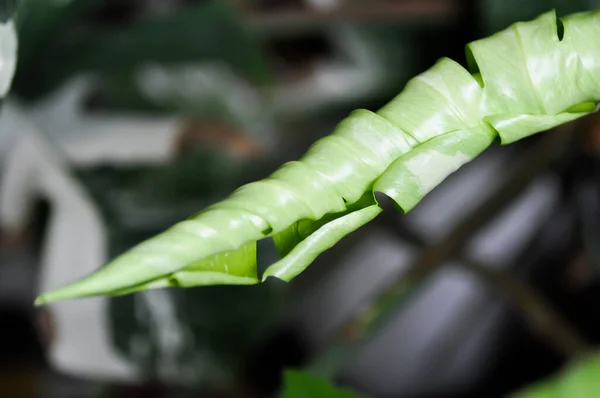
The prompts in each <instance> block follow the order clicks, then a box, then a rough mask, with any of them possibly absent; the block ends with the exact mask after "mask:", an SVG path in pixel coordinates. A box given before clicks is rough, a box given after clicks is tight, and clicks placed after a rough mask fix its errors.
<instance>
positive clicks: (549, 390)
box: [512, 355, 600, 398]
mask: <svg viewBox="0 0 600 398" xmlns="http://www.w3.org/2000/svg"><path fill="white" fill-rule="evenodd" d="M599 394H600V355H596V356H592V357H589V358H586V359H584V360H581V361H578V362H575V363H573V364H572V365H571V366H570V367H568V368H567V369H566V370H565V371H563V372H562V373H561V374H560V375H557V376H556V377H554V378H551V379H548V380H544V381H542V382H539V383H538V384H536V385H534V386H532V387H530V388H527V389H525V390H524V391H522V392H518V393H516V394H514V395H513V396H512V398H591V397H597V396H598V395H599Z"/></svg>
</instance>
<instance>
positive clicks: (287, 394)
mask: <svg viewBox="0 0 600 398" xmlns="http://www.w3.org/2000/svg"><path fill="white" fill-rule="evenodd" d="M279 396H280V398H358V397H359V396H358V395H356V394H354V393H353V392H351V391H349V390H344V389H340V388H338V387H336V386H333V385H332V384H330V383H329V382H328V381H327V380H325V379H320V378H317V377H315V376H313V375H311V374H309V373H306V372H300V371H297V370H287V371H286V372H285V373H284V388H283V391H282V393H281V394H280V395H279Z"/></svg>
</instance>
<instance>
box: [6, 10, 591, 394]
mask: <svg viewBox="0 0 600 398" xmlns="http://www.w3.org/2000/svg"><path fill="white" fill-rule="evenodd" d="M2 3H3V4H2V7H0V16H1V17H2V22H4V23H5V24H6V25H5V26H9V24H14V29H15V31H16V36H17V39H18V52H17V55H16V57H17V58H16V59H14V60H13V61H14V63H15V64H16V73H15V75H14V79H13V81H12V87H11V89H10V92H9V93H8V94H7V96H6V97H5V98H4V100H3V103H2V108H1V110H0V112H1V113H0V397H2V398H26V397H39V398H54V397H57V398H70V397H73V398H75V397H85V398H87V397H90V398H100V397H103V398H104V397H111V398H112V397H128V398H129V397H131V398H133V397H147V398H159V397H160V398H162V397H169V398H171V397H173V398H178V397H182V398H183V397H185V398H188V397H189V398H191V397H209V398H213V397H214V398H217V397H232V398H233V397H240V398H242V397H269V396H275V395H276V394H277V393H278V391H280V388H281V380H282V379H281V375H282V372H283V371H284V370H285V369H289V368H296V369H305V370H308V371H310V372H311V373H313V374H315V375H320V376H322V377H325V378H328V379H330V380H332V381H335V382H336V383H339V384H342V385H344V386H348V387H349V388H352V389H353V390H355V391H357V392H359V393H362V394H364V395H365V396H372V397H414V398H433V397H482V396H485V397H496V396H502V395H503V394H506V393H508V392H511V391H514V390H516V389H519V388H521V387H523V386H526V385H528V384H530V383H532V382H534V381H537V380H539V379H540V378H543V377H545V376H547V375H549V374H552V373H553V372H555V371H556V370H558V369H560V367H561V366H562V365H563V364H564V363H565V361H566V360H568V359H569V358H571V357H572V356H573V355H577V353H579V352H581V351H582V350H586V349H587V347H589V346H590V345H593V344H594V343H598V342H599V340H600V311H599V309H600V279H599V274H598V272H599V271H600V251H599V249H598V248H599V247H600V244H599V243H600V222H599V220H600V168H599V162H598V156H599V155H600V124H599V122H600V119H598V117H596V116H590V117H588V118H586V119H585V120H582V121H580V122H576V123H573V124H571V125H568V126H566V127H563V128H561V129H557V131H553V132H551V133H548V134H542V135H540V136H535V137H532V138H530V139H527V140H524V141H523V142H520V143H518V144H515V145H511V146H508V147H503V148H500V147H499V146H498V145H495V146H494V147H492V148H491V149H490V150H488V151H486V152H485V153H484V154H483V155H482V156H480V157H479V158H477V159H476V160H475V161H473V162H472V163H471V164H469V165H467V166H465V167H463V168H462V169H461V170H460V171H459V172H457V173H456V174H454V175H452V176H451V177H450V178H448V179H447V180H446V181H445V182H444V183H443V184H442V185H440V186H439V187H438V188H437V189H436V190H435V191H434V192H432V193H431V194H430V195H428V196H427V197H426V198H425V199H424V200H423V202H422V203H421V205H420V206H418V207H417V208H416V209H415V210H414V211H412V212H410V213H409V214H408V215H406V216H404V215H401V214H399V213H395V212H393V211H389V212H387V213H386V216H385V217H379V218H378V219H377V220H376V221H374V222H373V223H371V224H369V225H368V226H366V227H364V228H362V229H361V230H359V231H357V232H356V233H354V234H352V235H350V236H349V237H347V238H345V239H344V240H343V241H342V242H341V243H340V244H339V245H337V246H336V247H335V248H333V249H331V250H329V251H327V252H326V253H324V254H323V255H322V256H321V257H319V258H318V260H317V261H316V262H315V263H314V264H313V265H312V266H311V267H310V268H309V269H308V271H307V272H305V273H303V274H302V275H301V276H299V277H298V278H296V279H295V280H294V281H293V282H292V283H289V284H285V283H281V282H278V281H268V283H264V284H261V285H258V286H251V287H230V286H219V287H202V288H193V289H181V290H179V289H171V290H157V291H152V292H143V293H136V294H133V295H128V296H122V297H114V298H92V299H85V300H78V301H75V302H65V303H58V304H56V305H51V306H48V307H43V308H39V309H35V308H34V307H33V300H34V298H35V296H36V295H37V293H38V292H39V291H40V290H46V289H47V288H48V287H55V286H57V285H60V284H63V283H66V282H68V281H71V280H73V279H75V278H76V276H78V275H83V274H86V273H88V272H91V271H92V270H94V269H96V268H98V267H99V266H101V265H102V264H103V263H104V262H106V261H107V260H108V259H110V258H112V257H114V256H116V255H118V254H120V253H122V252H123V251H125V250H127V249H128V248H130V247H132V246H133V245H134V244H136V243H138V242H140V241H141V240H143V239H146V238H148V237H150V236H152V235H154V234H156V233H158V232H160V231H162V230H163V229H165V228H167V227H169V226H170V225H172V224H173V223H175V222H177V221H179V220H182V219H183V218H185V217H187V216H189V215H190V214H192V213H194V212H196V211H198V210H200V209H202V208H203V207H205V206H207V205H208V204H211V203H213V202H215V201H217V200H219V199H221V198H223V197H224V196H226V195H228V194H229V193H230V192H231V191H233V190H234V189H235V188H236V187H238V186H239V185H241V184H243V183H245V182H249V181H252V180H255V179H258V178H261V177H264V176H266V175H267V174H269V173H270V172H271V171H273V170H274V169H275V168H276V167H277V166H279V165H280V164H282V163H283V162H285V161H287V160H292V159H296V158H298V157H299V156H300V155H302V153H304V151H305V150H306V149H307V148H308V147H309V145H310V144H311V143H313V142H314V141H315V140H316V139H318V138H319V137H322V136H324V135H326V134H329V133H330V132H331V131H332V130H333V128H334V127H335V125H336V123H337V122H338V121H340V120H341V119H342V118H344V117H345V116H347V115H348V113H349V112H350V111H351V110H353V109H356V108H366V109H371V110H377V109H378V108H379V107H380V106H382V105H384V104H385V103H387V102H388V101H389V100H390V99H391V98H392V97H393V96H395V95H396V94H397V93H399V92H400V91H401V90H402V88H403V85H404V84H405V83H406V81H407V80H408V79H409V78H411V77H412V76H414V75H416V74H418V73H420V72H422V71H424V70H425V69H427V68H429V67H430V66H431V65H433V63H434V62H435V61H436V60H437V59H438V58H440V57H442V56H448V57H451V58H453V59H455V60H457V61H459V62H461V63H464V45H465V44H466V43H467V42H469V41H472V40H474V39H477V38H480V37H484V36H486V35H489V34H491V33H493V32H495V31H497V30H500V29H503V28H505V27H506V26H508V25H509V24H510V23H512V22H515V21H518V20H526V19H531V18H533V17H535V16H537V15H538V14H540V13H542V12H545V11H548V10H549V9H551V8H556V9H557V12H558V13H559V15H565V14H568V13H572V12H576V11H584V10H590V9H594V8H596V7H598V6H599V5H600V1H597V0H204V1H203V0H104V1H101V0H21V1H17V0H13V1H4V2H2ZM10 26H13V25H10ZM3 29H4V28H3ZM0 34H4V33H2V32H0ZM9 47H10V46H9ZM9 47H7V46H6V45H5V42H2V45H0V54H1V55H2V57H4V58H3V59H2V63H4V65H7V64H8V63H10V62H11V61H10V58H11V56H12V57H13V58H14V56H15V55H14V54H13V55H11V54H12V53H11V52H10V48H9ZM2 67H3V66H2V65H0V72H1V71H2ZM4 67H5V66H4ZM5 69H6V67H5ZM1 74H2V73H0V75H1ZM0 77H1V76H0ZM386 205H388V204H386ZM259 252H260V254H259V258H260V259H261V262H262V266H264V265H268V264H269V263H270V262H272V261H273V260H274V259H275V258H276V252H275V251H274V249H273V248H272V247H270V246H268V245H264V246H261V247H259ZM414 269H421V272H417V275H418V278H415V277H414V274H415V273H414V272H412V273H410V274H407V272H408V270H414ZM407 275H409V276H411V277H410V278H409V279H407V278H406V276H407ZM407 283H408V284H410V287H411V289H409V290H410V294H404V293H402V294H400V293H399V292H400V291H402V292H404V291H405V290H402V289H400V287H402V286H404V285H406V284H407ZM590 397H591V396H590Z"/></svg>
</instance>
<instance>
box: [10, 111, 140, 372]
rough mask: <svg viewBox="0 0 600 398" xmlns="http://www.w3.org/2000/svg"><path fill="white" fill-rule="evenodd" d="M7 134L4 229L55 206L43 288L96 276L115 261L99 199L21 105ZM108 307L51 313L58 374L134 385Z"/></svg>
mask: <svg viewBox="0 0 600 398" xmlns="http://www.w3.org/2000/svg"><path fill="white" fill-rule="evenodd" d="M7 114H8V115H9V116H8V117H7ZM7 121H9V122H10V124H8V125H7V123H8V122H7ZM2 128H3V129H10V130H11V131H12V132H13V134H15V137H14V140H13V145H12V147H11V150H10V151H9V152H8V153H7V156H6V159H5V163H4V168H3V175H2V179H1V185H0V225H1V227H2V228H3V229H6V230H9V231H10V230H13V231H14V230H19V229H21V228H24V226H25V224H26V221H27V217H28V215H29V210H30V206H31V204H32V202H33V201H34V200H35V199H37V198H43V199H45V200H47V201H48V202H49V204H50V206H51V213H50V220H49V225H48V230H47V234H46V236H45V240H44V242H43V249H42V250H43V251H42V260H41V267H40V268H41V270H40V274H39V278H40V279H39V289H40V290H42V291H46V290H50V289H55V288H58V287H59V286H61V285H64V284H66V283H69V282H72V281H73V280H74V279H77V278H80V277H83V276H84V275H86V274H88V273H90V272H92V271H94V270H96V269H97V268H98V267H99V266H100V265H101V264H103V263H104V262H105V261H106V260H107V258H106V255H107V250H106V244H107V243H106V231H105V228H104V223H103V221H102V219H101V216H100V215H99V212H98V210H97V208H96V206H95V205H94V203H93V201H92V199H91V198H90V197H89V196H88V195H87V193H86V192H85V190H84V189H83V187H82V186H81V185H80V184H79V183H78V182H77V181H76V180H75V179H74V178H73V177H72V176H71V175H70V173H69V169H68V166H67V164H66V162H65V161H64V159H63V158H62V157H61V156H60V154H59V153H58V152H56V151H55V150H54V149H53V148H52V146H51V145H49V144H48V143H47V142H46V141H45V138H44V137H43V134H42V133H41V132H40V131H39V130H38V129H37V127H36V126H35V125H34V124H32V123H31V122H30V121H29V120H28V119H27V117H26V116H25V115H24V114H23V113H22V112H21V111H20V110H19V108H18V107H17V106H16V105H15V104H12V103H10V102H9V103H7V104H5V106H4V108H3V117H2ZM32 304H33V303H32ZM107 304H108V300H107V299H106V298H103V297H99V298H88V299H83V300H74V301H66V302H61V303H57V304H54V305H52V306H51V307H50V310H51V313H52V318H53V323H54V324H55V325H56V333H55V337H54V340H53V341H52V342H51V345H50V347H49V351H48V355H49V358H50V361H51V363H52V364H53V365H54V366H55V367H56V368H57V369H58V370H60V371H62V372H65V373H68V374H73V375H79V376H85V377H95V378H103V379H104V378H106V379H112V380H115V379H117V380H126V381H132V380H134V379H135V378H136V377H137V372H136V370H135V368H134V366H133V365H132V364H130V363H127V361H125V360H123V359H122V358H121V357H120V356H119V355H118V354H117V353H116V352H115V350H114V349H113V347H112V345H111V342H110V338H109V334H108V333H109V331H110V324H109V323H108V319H107V318H108V311H107V308H106V307H107Z"/></svg>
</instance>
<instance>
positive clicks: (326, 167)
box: [37, 11, 600, 304]
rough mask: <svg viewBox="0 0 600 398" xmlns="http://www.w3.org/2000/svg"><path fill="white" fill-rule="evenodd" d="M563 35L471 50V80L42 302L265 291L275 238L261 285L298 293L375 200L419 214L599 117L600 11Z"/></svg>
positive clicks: (332, 143)
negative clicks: (500, 150) (505, 154)
mask: <svg viewBox="0 0 600 398" xmlns="http://www.w3.org/2000/svg"><path fill="white" fill-rule="evenodd" d="M561 23H562V25H561V26H563V27H564V34H563V35H562V37H559V35H558V25H557V20H556V15H555V13H554V12H553V11H550V12H547V13H545V14H542V15H541V16H539V17H538V18H536V19H535V20H533V21H530V22H519V23H516V24H513V25H512V26H510V27H509V28H507V29H506V30H504V31H502V32H500V33H497V34H495V35H493V36H491V37H488V38H485V39H482V40H478V41H475V42H473V43H470V44H469V45H468V47H467V59H468V63H469V69H470V70H467V69H465V68H463V67H462V66H461V65H460V64H458V63H457V62H455V61H452V60H450V59H448V58H442V59H441V60H439V61H438V62H437V63H436V64H435V65H434V66H433V67H432V68H431V69H430V70H428V71H426V72H424V73H422V74H421V75H418V76H417V77H415V78H413V79H412V80H410V81H409V82H408V83H407V85H406V87H405V88H404V90H403V91H402V93H400V94H399V95H398V96H397V97H396V98H394V99H393V100H392V101H391V102H390V103H389V104H387V105H386V106H384V107H383V108H382V109H380V110H379V111H378V112H370V111H367V110H357V111H354V112H353V113H351V114H350V115H349V116H348V117H347V118H346V119H345V120H343V121H342V122H341V123H340V124H339V125H338V126H337V128H336V129H335V131H334V132H333V133H332V134H331V135H329V136H327V137H324V138H322V139H320V140H319V141H317V142H316V143H315V144H314V145H313V146H312V147H311V148H310V149H309V150H308V151H307V153H306V154H305V155H304V156H303V157H302V158H301V159H300V160H298V161H293V162H289V163H286V164H284V165H283V166H282V167H281V168H280V169H279V170H277V171H276V172H275V173H273V174H272V175H271V176H269V177H267V178H266V179H264V180H261V181H257V182H253V183H250V184H247V185H244V186H242V187H241V188H239V189H238V190H237V191H235V192H234V193H233V194H232V195H231V196H230V197H228V198H226V199H225V200H223V201H221V202H219V203H216V204H214V205H213V206H211V207H209V208H207V209H205V210H203V211H201V212H200V213H198V214H196V215H195V216H193V217H191V218H190V219H188V220H186V221H184V222H182V223H179V224H176V225H175V226H174V227H172V228H171V229H169V230H167V231H165V232H164V233H162V234H160V235H158V236H156V237H154V238H151V239H150V240H148V241H146V242H143V243H141V244H140V245H138V246H137V247H134V248H133V249H131V250H130V251H129V252H127V253H125V254H123V255H122V256H120V257H118V258H116V259H115V260H113V261H112V262H110V263H109V264H108V265H106V266H105V267H103V268H102V269H100V270H98V271H97V272H96V273H94V274H92V275H89V276H88V277H86V278H84V279H82V280H80V281H77V282H75V283H73V284H71V285H69V286H66V287H64V288H61V289H59V290H58V291H55V292H50V293H46V294H43V295H42V296H40V297H39V298H38V300H37V303H38V304H41V303H45V302H49V301H56V300H60V299H69V298H76V297H82V296H90V295H112V294H122V293H124V292H132V291H136V290H142V289H148V288H156V287H166V286H198V285H209V284H223V283H228V284H231V283H254V282H256V278H257V277H258V276H257V275H256V274H255V273H256V259H255V256H256V255H255V252H254V251H253V250H247V248H248V247H249V246H248V245H254V244H255V243H256V241H258V240H260V239H264V238H273V239H274V240H275V243H276V245H277V246H278V249H279V252H280V254H281V255H282V258H281V260H280V261H278V262H276V263H275V264H273V265H272V266H271V268H269V269H267V271H266V273H265V274H264V275H263V276H262V279H265V278H266V277H268V276H274V277H277V278H280V279H283V280H286V281H289V280H290V279H292V278H293V277H295V276H296V275H297V274H298V273H300V272H302V271H303V270H304V269H305V268H306V267H307V266H308V265H309V264H310V263H311V262H312V261H313V260H314V259H315V258H316V257H317V256H318V255H319V254H320V253H322V252H323V251H325V250H327V249H328V248H330V247H331V246H332V245H334V244H335V243H336V242H338V241H339V240H340V239H342V238H343V237H344V236H345V235H347V234H349V233H351V232H352V231H354V230H356V229H357V228H359V227H360V226H361V225H364V224H365V223H367V222H369V221H371V220H372V219H373V218H375V217H376V216H377V215H378V214H379V213H380V212H381V207H380V206H379V204H378V203H377V201H376V199H375V193H376V192H381V193H384V194H386V195H387V196H389V197H390V198H392V199H393V200H394V202H395V203H396V204H397V205H398V206H399V207H400V208H401V209H403V210H404V211H409V210H410V209H412V208H413V207H414V206H415V205H417V204H418V203H419V201H420V200H421V199H422V198H423V197H424V196H425V195H426V194H427V193H428V192H430V191H431V190H432V189H434V188H435V187H436V186H437V185H438V184H439V183H440V182H442V181H443V180H444V179H445V178H446V177H447V176H448V175H450V174H451V173H453V172H454V171H456V170H457V169H458V168H460V167H461V166H462V165H464V164H465V163H467V162H469V161H471V160H472V159H473V158H475V157H476V156H477V155H478V154H480V153H481V152H482V151H484V150H485V149H486V148H487V147H488V146H489V145H491V144H492V142H493V141H494V140H496V139H497V138H499V139H500V140H501V142H502V143H504V144H506V143H511V142H514V141H517V140H520V139H522V138H524V137H527V136H530V135H532V134H535V133H538V132H541V131H544V130H547V129H549V128H552V127H555V126H558V125H560V124H563V123H566V122H568V121H571V120H574V119H576V118H579V117H582V116H584V115H587V114H589V113H591V112H593V111H595V109H596V104H597V101H598V100H599V99H600V40H598V37H600V12H599V11H594V12H585V13H579V14H574V15H571V16H568V17H566V18H563V19H562V20H561ZM252 247H254V246H252ZM240 248H246V249H240ZM239 250H241V251H239ZM226 253H232V254H231V255H230V256H227V254H226ZM214 256H219V257H214ZM205 259H212V260H208V263H206V262H205ZM236 261H237V262H236ZM234 262H235V264H234Z"/></svg>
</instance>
